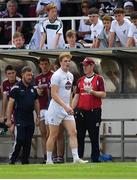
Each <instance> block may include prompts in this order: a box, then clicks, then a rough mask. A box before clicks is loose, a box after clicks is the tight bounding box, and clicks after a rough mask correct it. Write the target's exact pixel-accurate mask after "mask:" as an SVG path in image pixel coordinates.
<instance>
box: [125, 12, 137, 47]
mask: <svg viewBox="0 0 137 180" xmlns="http://www.w3.org/2000/svg"><path fill="white" fill-rule="evenodd" d="M130 19H131V21H132V24H131V26H130V28H129V32H128V40H127V47H133V46H136V47H137V12H133V13H132V14H131V15H130Z"/></svg>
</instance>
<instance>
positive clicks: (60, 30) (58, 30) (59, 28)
mask: <svg viewBox="0 0 137 180" xmlns="http://www.w3.org/2000/svg"><path fill="white" fill-rule="evenodd" d="M57 33H59V34H62V33H63V23H62V21H60V24H59V27H58V29H57Z"/></svg>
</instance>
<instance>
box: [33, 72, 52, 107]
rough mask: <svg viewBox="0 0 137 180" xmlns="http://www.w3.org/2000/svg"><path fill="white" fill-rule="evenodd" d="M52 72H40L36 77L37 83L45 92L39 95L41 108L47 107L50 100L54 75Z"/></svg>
mask: <svg viewBox="0 0 137 180" xmlns="http://www.w3.org/2000/svg"><path fill="white" fill-rule="evenodd" d="M52 74H53V73H52V72H51V71H49V72H48V73H47V74H42V73H41V74H39V75H37V76H36V78H35V84H36V86H38V87H39V88H42V89H43V93H42V95H41V96H38V99H39V103H40V109H47V108H48V104H49V100H50V93H49V91H50V79H51V76H52Z"/></svg>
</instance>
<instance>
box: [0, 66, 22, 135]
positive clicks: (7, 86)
mask: <svg viewBox="0 0 137 180" xmlns="http://www.w3.org/2000/svg"><path fill="white" fill-rule="evenodd" d="M5 75H6V77H7V78H6V79H5V80H4V81H3V82H2V85H1V92H2V112H1V118H0V121H1V122H4V120H6V119H7V117H6V110H7V104H8V100H9V94H10V91H11V88H12V87H13V85H15V84H16V83H17V82H18V81H20V78H18V77H16V70H15V68H14V67H13V66H11V65H8V66H6V68H5ZM9 130H10V132H11V133H13V130H14V125H12V126H11V127H10V129H9Z"/></svg>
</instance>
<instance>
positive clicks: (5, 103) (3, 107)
mask: <svg viewBox="0 0 137 180" xmlns="http://www.w3.org/2000/svg"><path fill="white" fill-rule="evenodd" d="M7 104H8V98H7V94H6V93H3V95H2V111H1V115H2V118H3V121H4V118H5V115H6V109H7Z"/></svg>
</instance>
